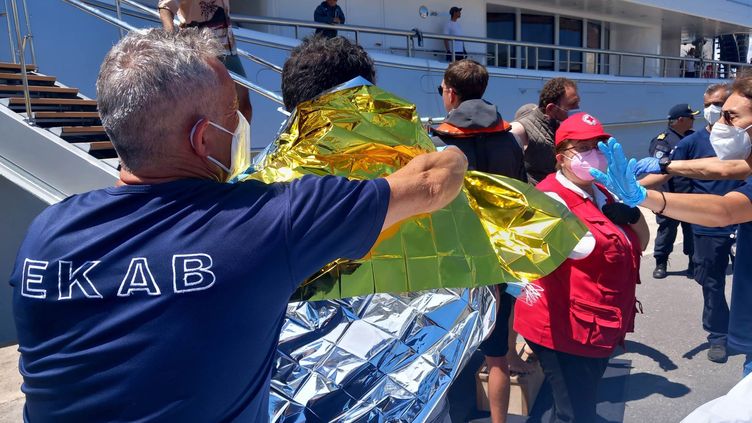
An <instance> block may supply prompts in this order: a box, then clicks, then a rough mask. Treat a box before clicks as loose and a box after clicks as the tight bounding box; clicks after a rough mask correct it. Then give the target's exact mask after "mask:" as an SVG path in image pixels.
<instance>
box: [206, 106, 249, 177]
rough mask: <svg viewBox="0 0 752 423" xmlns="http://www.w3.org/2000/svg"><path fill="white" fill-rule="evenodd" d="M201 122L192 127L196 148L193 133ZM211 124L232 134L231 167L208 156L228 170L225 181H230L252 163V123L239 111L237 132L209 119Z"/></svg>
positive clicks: (208, 157)
mask: <svg viewBox="0 0 752 423" xmlns="http://www.w3.org/2000/svg"><path fill="white" fill-rule="evenodd" d="M199 122H200V121H199ZM199 122H196V124H195V125H193V129H191V146H193V148H194V149H195V148H196V146H195V145H194V144H193V133H194V132H196V126H197V125H198V124H199ZM209 125H211V126H213V127H215V128H217V129H219V130H221V131H224V132H227V133H228V134H230V135H232V147H231V148H232V150H231V152H230V167H229V168H228V167H227V166H225V165H224V164H222V162H220V161H219V160H217V159H215V158H214V157H212V156H207V157H206V158H207V159H209V161H210V162H212V163H214V164H215V165H217V166H219V167H220V168H221V169H222V170H224V171H225V172H227V178H226V179H225V182H229V181H231V180H233V179H234V178H236V177H237V176H238V175H240V174H241V173H242V172H243V171H244V170H246V169H248V167H249V166H250V165H251V125H249V124H248V121H247V120H246V119H245V116H243V114H242V113H240V111H238V127H237V128H235V132H230V131H228V130H227V129H225V128H223V127H222V126H220V125H217V124H216V123H214V122H212V121H209Z"/></svg>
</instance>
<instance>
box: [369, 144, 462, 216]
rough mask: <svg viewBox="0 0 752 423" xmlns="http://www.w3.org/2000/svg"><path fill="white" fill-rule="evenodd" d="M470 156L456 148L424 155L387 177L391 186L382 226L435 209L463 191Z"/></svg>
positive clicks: (451, 147)
mask: <svg viewBox="0 0 752 423" xmlns="http://www.w3.org/2000/svg"><path fill="white" fill-rule="evenodd" d="M466 170H467V158H466V157H465V155H464V154H463V153H462V151H460V149H458V148H457V147H453V146H450V147H447V148H446V149H445V150H444V151H441V152H437V153H428V154H421V155H420V156H417V157H415V158H414V159H412V160H411V161H410V162H409V163H408V164H407V165H405V166H404V167H403V168H402V169H400V170H398V171H396V172H394V173H393V174H391V175H389V176H387V177H386V180H387V182H389V188H390V189H391V196H390V198H389V209H388V210H387V213H386V219H385V220H384V226H383V227H382V230H383V229H386V228H388V227H390V226H392V225H394V224H395V223H397V222H399V221H401V220H403V219H406V218H408V217H410V216H414V215H416V214H420V213H430V212H433V211H436V210H438V209H440V208H442V207H444V206H446V205H447V204H449V202H451V201H452V200H454V198H455V197H457V194H459V193H460V189H461V188H462V182H463V181H464V178H465V171H466Z"/></svg>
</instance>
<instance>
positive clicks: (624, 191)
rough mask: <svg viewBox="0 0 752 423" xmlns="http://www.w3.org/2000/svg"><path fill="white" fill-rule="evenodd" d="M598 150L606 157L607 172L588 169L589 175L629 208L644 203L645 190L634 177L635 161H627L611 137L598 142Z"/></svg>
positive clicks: (618, 145) (619, 146)
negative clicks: (604, 141)
mask: <svg viewBox="0 0 752 423" xmlns="http://www.w3.org/2000/svg"><path fill="white" fill-rule="evenodd" d="M598 149H599V150H601V153H603V155H604V156H606V160H607V161H608V170H607V171H606V173H603V172H601V171H600V170H598V169H590V174H591V175H593V177H594V178H595V179H596V180H597V181H598V182H600V183H601V184H603V186H605V187H606V188H607V189H608V190H609V191H611V192H612V193H614V194H615V195H616V196H617V197H619V198H620V199H621V201H623V202H624V204H627V205H628V206H630V207H635V206H636V205H638V204H640V203H642V202H643V201H645V197H646V196H647V190H645V188H644V187H643V186H642V185H640V184H639V182H637V178H636V177H635V167H636V166H637V161H636V160H635V159H631V160H629V161H627V158H626V157H625V156H624V151H623V150H622V148H621V144H619V143H618V142H617V141H616V140H615V139H614V138H613V137H612V138H609V139H608V142H607V143H603V142H599V143H598Z"/></svg>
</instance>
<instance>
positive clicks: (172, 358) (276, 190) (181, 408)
mask: <svg viewBox="0 0 752 423" xmlns="http://www.w3.org/2000/svg"><path fill="white" fill-rule="evenodd" d="M389 195H390V191H389V185H388V183H387V182H386V180H384V179H378V180H374V181H365V182H359V181H348V180H346V179H344V178H337V177H323V178H319V177H313V176H306V177H303V178H302V179H299V180H297V181H294V182H292V183H290V184H272V185H265V184H262V183H259V182H255V181H254V182H244V183H239V184H234V185H230V184H220V183H215V182H210V181H203V180H180V181H175V182H169V183H164V184H158V185H143V186H123V187H112V188H107V189H103V190H98V191H92V192H89V193H86V194H82V195H76V196H73V197H71V198H68V199H66V200H65V201H63V202H61V203H59V204H56V205H54V206H52V207H49V208H48V209H47V210H45V211H44V212H43V213H42V214H41V215H40V216H39V217H37V219H36V220H35V221H34V222H33V223H32V225H31V227H30V228H29V231H28V234H27V236H26V239H25V240H24V242H23V244H22V246H21V248H20V250H19V253H18V257H17V260H16V266H15V269H14V271H13V273H12V275H11V279H10V284H11V285H12V286H13V305H14V312H15V320H16V327H17V329H18V337H19V344H20V351H21V360H20V371H21V373H22V375H23V376H24V384H23V387H22V390H23V392H25V393H26V407H25V410H24V412H25V415H26V417H27V418H28V419H29V420H31V421H33V422H47V421H49V422H92V421H129V422H130V421H170V422H189V421H190V422H226V421H240V422H256V421H267V420H268V419H269V415H268V401H269V381H270V375H271V369H272V361H273V357H274V351H275V348H276V345H277V342H278V338H279V332H280V326H281V324H282V321H283V317H284V313H285V309H286V305H287V302H288V299H289V298H290V295H291V294H292V293H293V291H294V290H295V289H296V288H297V287H298V284H299V283H300V282H301V281H303V280H304V279H305V278H306V277H308V276H310V275H311V274H313V273H314V272H316V271H317V270H319V269H320V268H321V267H322V266H324V265H325V264H327V263H328V262H330V261H332V260H334V259H336V258H340V257H344V258H360V257H362V256H363V255H365V254H366V253H367V252H368V250H369V249H370V248H371V247H372V245H373V243H374V242H375V240H376V238H377V237H378V235H379V233H380V232H381V227H382V225H383V223H384V218H385V216H386V211H387V207H388V203H389Z"/></svg>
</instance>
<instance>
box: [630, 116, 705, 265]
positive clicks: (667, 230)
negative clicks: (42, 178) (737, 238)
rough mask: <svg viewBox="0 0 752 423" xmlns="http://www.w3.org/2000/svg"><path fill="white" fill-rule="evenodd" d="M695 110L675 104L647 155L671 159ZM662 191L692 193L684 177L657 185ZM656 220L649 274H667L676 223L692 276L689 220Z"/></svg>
mask: <svg viewBox="0 0 752 423" xmlns="http://www.w3.org/2000/svg"><path fill="white" fill-rule="evenodd" d="M698 113H700V112H699V111H695V110H692V108H691V107H689V104H686V103H682V104H677V105H675V106H674V107H672V108H671V109H670V110H669V111H668V128H666V130H665V131H663V132H661V133H660V134H658V135H657V136H656V137H655V138H653V139H652V140H651V141H650V148H649V150H648V151H649V153H650V156H651V157H654V158H656V159H658V160H664V161H666V160H671V154H672V153H673V152H674V149H675V148H676V146H677V145H679V141H681V140H682V138H684V137H686V136H687V135H690V134H692V133H694V131H693V130H692V127H693V126H694V123H695V116H696V115H697V114H698ZM653 183H654V181H651V180H649V179H648V180H646V181H645V182H643V185H646V186H648V185H652V184H653ZM661 190H663V191H665V192H685V193H686V192H692V185H691V183H690V181H689V179H687V178H683V177H675V178H671V179H670V180H668V181H667V182H665V183H664V184H663V185H662V186H661ZM655 220H656V222H657V223H658V232H657V234H656V237H655V249H654V251H653V256H654V257H655V269H654V270H653V277H654V278H655V279H663V278H665V277H666V276H667V266H668V257H669V255H671V252H672V251H673V249H674V241H675V240H676V233H677V230H678V227H679V225H681V228H682V234H683V235H684V246H683V252H684V254H685V255H686V256H687V257H688V258H689V267H688V268H687V277H688V278H693V277H694V264H693V262H692V255H693V254H694V249H693V242H692V226H691V225H690V224H689V223H684V222H679V221H678V220H674V219H671V218H668V217H665V216H656V217H655Z"/></svg>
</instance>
